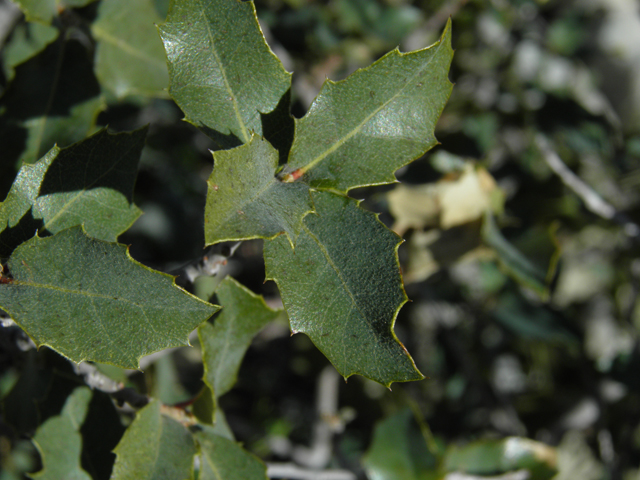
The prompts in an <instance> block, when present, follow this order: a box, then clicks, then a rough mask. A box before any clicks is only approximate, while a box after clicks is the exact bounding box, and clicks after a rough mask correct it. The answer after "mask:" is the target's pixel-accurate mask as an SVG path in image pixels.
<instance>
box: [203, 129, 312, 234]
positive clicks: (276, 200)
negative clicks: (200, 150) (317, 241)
mask: <svg viewBox="0 0 640 480" xmlns="http://www.w3.org/2000/svg"><path fill="white" fill-rule="evenodd" d="M213 157H214V162H215V163H214V167H213V172H212V173H211V176H210V177H209V180H208V181H207V183H208V185H209V191H208V193H207V204H206V207H205V217H204V222H205V223H204V231H205V241H206V243H207V245H211V244H213V243H218V242H222V241H226V240H247V239H250V238H271V237H274V236H276V235H278V234H280V233H282V232H285V233H286V234H287V236H288V237H289V240H290V241H293V239H294V238H295V237H296V236H297V235H298V233H299V232H300V228H301V227H302V218H303V217H304V216H305V215H306V214H307V213H308V212H311V211H313V204H312V203H311V196H310V194H309V188H308V187H307V186H306V185H303V184H301V183H295V184H286V183H283V182H281V181H280V180H279V179H277V178H276V176H275V174H276V169H277V168H278V152H277V151H276V150H275V149H274V148H273V147H272V146H271V145H270V144H269V142H268V141H266V140H265V139H263V138H260V137H258V136H255V135H254V136H253V138H252V139H251V141H250V142H249V143H248V144H247V145H242V146H240V147H237V148H234V149H232V150H220V151H217V152H214V154H213ZM292 187H294V188H292Z"/></svg>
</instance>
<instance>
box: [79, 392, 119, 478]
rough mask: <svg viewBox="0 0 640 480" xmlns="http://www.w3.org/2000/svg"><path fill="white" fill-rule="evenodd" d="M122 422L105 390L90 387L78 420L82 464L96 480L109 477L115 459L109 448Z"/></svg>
mask: <svg viewBox="0 0 640 480" xmlns="http://www.w3.org/2000/svg"><path fill="white" fill-rule="evenodd" d="M124 430H125V428H124V426H123V425H122V423H121V422H120V416H119V415H118V412H117V411H116V409H115V407H114V406H113V402H112V401H111V398H110V397H109V395H107V394H106V393H103V392H100V391H98V390H94V391H93V397H92V398H91V403H89V410H88V412H87V418H86V419H85V421H84V423H83V424H82V428H81V429H80V433H81V434H82V456H81V458H82V468H83V469H84V470H86V471H87V472H90V473H91V477H92V478H94V479H96V480H108V479H109V478H111V470H112V469H113V464H114V462H115V459H116V455H115V453H113V452H112V451H113V449H114V448H115V447H116V445H117V444H118V442H119V441H120V439H121V438H122V435H123V434H124Z"/></svg>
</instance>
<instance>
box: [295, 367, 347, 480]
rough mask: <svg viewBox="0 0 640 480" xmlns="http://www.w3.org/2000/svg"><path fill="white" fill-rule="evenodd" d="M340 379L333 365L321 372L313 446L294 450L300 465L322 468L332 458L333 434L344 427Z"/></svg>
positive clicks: (317, 393)
mask: <svg viewBox="0 0 640 480" xmlns="http://www.w3.org/2000/svg"><path fill="white" fill-rule="evenodd" d="M339 381H340V376H339V375H338V373H337V372H336V370H335V369H334V368H333V367H332V366H331V365H329V366H327V367H325V369H324V370H322V372H320V376H319V377H318V386H317V392H316V408H317V409H318V419H317V420H316V422H315V424H314V425H313V440H312V441H311V447H310V448H307V447H302V446H300V447H296V448H295V449H294V450H293V459H294V460H295V461H296V462H297V463H299V464H300V465H304V466H305V467H308V468H315V469H320V468H324V467H325V466H326V465H327V464H328V463H329V461H330V460H331V451H332V449H333V446H332V439H333V435H334V433H337V432H340V431H342V430H343V429H344V423H343V422H342V421H341V419H340V416H339V414H338V391H339ZM300 478H302V477H300Z"/></svg>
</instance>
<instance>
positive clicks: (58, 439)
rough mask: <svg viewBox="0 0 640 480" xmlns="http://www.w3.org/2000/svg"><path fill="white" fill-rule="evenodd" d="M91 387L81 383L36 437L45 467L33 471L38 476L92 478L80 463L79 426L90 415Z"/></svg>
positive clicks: (41, 479) (68, 479)
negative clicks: (58, 413) (60, 410)
mask: <svg viewBox="0 0 640 480" xmlns="http://www.w3.org/2000/svg"><path fill="white" fill-rule="evenodd" d="M91 394H92V392H91V390H90V389H89V388H87V387H78V388H76V389H75V390H74V391H73V393H72V394H71V395H70V396H69V397H68V398H67V401H66V403H65V405H64V408H63V409H62V412H61V413H60V415H58V416H56V417H51V418H49V419H48V420H47V421H46V422H44V423H43V424H42V425H41V426H40V428H38V430H37V431H36V435H35V437H34V438H33V441H34V443H35V444H36V446H37V447H38V451H39V452H40V456H41V457H42V470H40V471H39V472H37V473H35V474H33V475H30V476H31V478H34V479H38V480H49V479H50V480H59V479H61V478H64V479H65V480H91V476H90V475H89V474H88V473H87V472H86V471H84V470H83V469H82V467H81V466H80V455H81V453H82V436H81V435H80V427H81V426H82V423H83V422H84V419H85V416H86V415H87V409H88V407H89V402H90V401H91Z"/></svg>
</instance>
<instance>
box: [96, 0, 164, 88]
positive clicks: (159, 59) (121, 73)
mask: <svg viewBox="0 0 640 480" xmlns="http://www.w3.org/2000/svg"><path fill="white" fill-rule="evenodd" d="M162 20H163V19H162V18H160V16H159V15H158V12H157V10H156V9H155V7H154V6H153V5H152V3H151V0H136V1H135V2H131V1H129V0H105V1H103V2H101V3H100V8H99V10H98V18H97V19H96V21H95V22H94V23H93V24H92V25H91V31H92V32H93V36H94V37H95V39H96V40H97V41H98V44H97V46H96V60H95V62H96V67H95V68H96V75H97V77H98V79H99V80H100V83H101V84H102V86H103V87H106V88H107V89H108V90H110V91H111V92H113V94H115V96H116V97H117V98H118V99H122V98H124V97H127V96H128V95H145V96H152V97H167V96H168V94H167V92H166V89H167V87H168V86H169V73H168V71H167V63H166V58H165V55H164V49H163V48H162V42H161V41H160V39H159V38H158V32H157V30H156V27H155V24H156V23H160V22H161V21H162Z"/></svg>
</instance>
